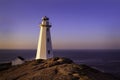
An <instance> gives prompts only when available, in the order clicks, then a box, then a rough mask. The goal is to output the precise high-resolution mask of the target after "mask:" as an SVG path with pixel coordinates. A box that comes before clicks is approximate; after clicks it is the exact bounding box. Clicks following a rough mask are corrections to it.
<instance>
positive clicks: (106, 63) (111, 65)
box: [0, 50, 120, 74]
mask: <svg viewBox="0 0 120 80" xmlns="http://www.w3.org/2000/svg"><path fill="white" fill-rule="evenodd" d="M53 52H54V57H67V58H70V59H72V60H73V61H74V62H76V63H78V64H87V65H89V66H91V67H94V68H96V69H99V70H101V71H104V72H108V73H114V74H120V50H54V51H53ZM35 54H36V50H0V63H3V62H9V61H11V60H14V59H15V58H16V57H17V56H22V57H23V58H25V59H27V60H31V59H34V58H35Z"/></svg>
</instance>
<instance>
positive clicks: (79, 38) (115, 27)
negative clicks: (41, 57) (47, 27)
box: [0, 0, 120, 49]
mask: <svg viewBox="0 0 120 80" xmlns="http://www.w3.org/2000/svg"><path fill="white" fill-rule="evenodd" d="M42 16H48V17H49V18H50V22H51V23H52V28H51V36H52V43H53V48H54V49H120V0H0V49H36V48H37V43H38V36H39V32H40V27H39V24H40V22H41V18H42Z"/></svg>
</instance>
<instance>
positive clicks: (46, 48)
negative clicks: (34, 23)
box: [36, 16, 53, 59]
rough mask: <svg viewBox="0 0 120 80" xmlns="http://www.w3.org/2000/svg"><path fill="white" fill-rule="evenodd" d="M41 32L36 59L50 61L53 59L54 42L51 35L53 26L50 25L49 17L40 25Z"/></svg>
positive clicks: (44, 18) (43, 19)
mask: <svg viewBox="0 0 120 80" xmlns="http://www.w3.org/2000/svg"><path fill="white" fill-rule="evenodd" d="M40 27H41V31H40V36H39V40H38V48H37V54H36V59H48V58H52V57H53V51H52V42H51V35H50V28H51V25H50V23H49V18H48V17H46V16H45V17H43V18H42V23H41V24H40Z"/></svg>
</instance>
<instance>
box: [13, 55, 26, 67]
mask: <svg viewBox="0 0 120 80" xmlns="http://www.w3.org/2000/svg"><path fill="white" fill-rule="evenodd" d="M24 62H25V59H24V58H22V57H20V56H18V57H17V58H16V59H15V60H12V66H14V65H20V64H23V63H24Z"/></svg>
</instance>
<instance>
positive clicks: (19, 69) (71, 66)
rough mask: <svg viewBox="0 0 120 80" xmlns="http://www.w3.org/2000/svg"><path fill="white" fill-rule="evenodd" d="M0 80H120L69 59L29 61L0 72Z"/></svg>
mask: <svg viewBox="0 0 120 80" xmlns="http://www.w3.org/2000/svg"><path fill="white" fill-rule="evenodd" d="M0 80H118V79H117V78H116V77H114V76H113V75H111V74H107V73H103V72H101V71H98V70H96V69H93V68H91V67H89V66H87V65H82V64H81V65H78V64H75V63H74V62H73V61H72V60H70V59H67V58H58V57H57V58H51V59H47V60H42V59H39V60H33V61H27V62H25V63H24V64H22V65H17V66H12V67H10V68H8V69H6V70H2V71H0Z"/></svg>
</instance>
